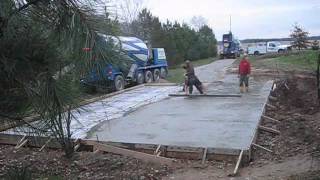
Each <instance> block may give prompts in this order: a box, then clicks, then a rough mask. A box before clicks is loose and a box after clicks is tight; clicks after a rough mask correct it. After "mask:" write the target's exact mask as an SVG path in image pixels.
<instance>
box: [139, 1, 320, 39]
mask: <svg viewBox="0 0 320 180" xmlns="http://www.w3.org/2000/svg"><path fill="white" fill-rule="evenodd" d="M142 1H143V6H144V7H147V8H148V9H150V11H151V12H152V14H153V15H155V16H158V17H159V18H160V19H161V21H163V22H165V21H166V19H169V20H171V21H174V20H177V21H179V22H187V23H189V22H190V19H191V18H192V17H193V16H203V17H205V18H206V19H207V20H208V25H209V26H210V27H211V28H212V29H213V30H214V32H215V34H216V36H217V39H218V40H221V36H222V34H223V33H226V32H228V31H229V16H230V15H231V16H232V32H233V33H234V34H235V35H236V36H238V37H239V38H240V39H245V38H278V37H288V36H289V34H290V31H291V29H292V26H293V24H294V23H295V22H297V23H299V24H300V25H302V26H303V27H304V28H305V29H306V30H307V31H309V32H310V35H320V0H142Z"/></svg>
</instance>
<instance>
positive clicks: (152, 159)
mask: <svg viewBox="0 0 320 180" xmlns="http://www.w3.org/2000/svg"><path fill="white" fill-rule="evenodd" d="M83 142H84V143H85V141H83ZM87 144H88V145H93V146H94V148H95V149H97V150H100V151H104V152H108V153H114V154H120V155H124V156H128V157H133V158H136V159H140V160H142V161H144V162H148V163H156V164H163V165H169V166H171V165H172V164H173V162H174V159H170V158H165V157H158V156H155V155H151V154H146V153H142V152H138V151H132V150H128V149H123V148H119V147H114V146H110V145H106V144H100V143H95V142H87Z"/></svg>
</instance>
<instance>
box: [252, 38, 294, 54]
mask: <svg viewBox="0 0 320 180" xmlns="http://www.w3.org/2000/svg"><path fill="white" fill-rule="evenodd" d="M289 49H290V46H289V45H281V43H280V42H276V41H270V42H261V43H257V44H256V45H255V46H250V47H248V49H247V52H248V54H249V55H260V54H267V53H283V52H285V51H287V50H289Z"/></svg>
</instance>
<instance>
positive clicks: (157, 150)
mask: <svg viewBox="0 0 320 180" xmlns="http://www.w3.org/2000/svg"><path fill="white" fill-rule="evenodd" d="M160 148H161V144H159V145H158V147H157V149H156V150H155V151H154V153H153V154H154V155H157V154H158V152H159V150H160Z"/></svg>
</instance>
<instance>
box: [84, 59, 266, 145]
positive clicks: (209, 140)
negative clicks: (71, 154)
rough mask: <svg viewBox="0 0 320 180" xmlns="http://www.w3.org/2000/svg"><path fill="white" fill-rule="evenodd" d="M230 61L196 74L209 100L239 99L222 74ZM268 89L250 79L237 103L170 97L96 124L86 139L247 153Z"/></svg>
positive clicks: (233, 78) (231, 80) (232, 78)
mask: <svg viewBox="0 0 320 180" xmlns="http://www.w3.org/2000/svg"><path fill="white" fill-rule="evenodd" d="M232 63H233V60H221V61H217V62H214V63H211V64H209V65H206V66H202V67H200V68H197V69H196V73H197V75H198V76H199V78H200V80H201V81H205V82H206V88H207V89H208V94H210V93H212V94H219V93H220V94H226V93H230V94H236V93H239V83H238V78H237V75H234V74H226V73H225V72H226V68H227V67H229V66H230V65H231V64H232ZM271 86H272V82H271V81H267V80H261V79H251V82H250V92H249V93H248V94H244V95H243V96H242V97H241V98H239V97H232V98H203V97H198V98H189V97H171V98H168V99H165V100H163V101H160V102H157V103H153V104H150V105H147V106H144V107H141V108H139V109H138V110H136V111H134V112H131V113H130V114H128V115H126V116H125V117H121V118H118V119H114V120H111V121H108V122H105V123H101V124H100V125H99V126H97V127H96V128H95V129H92V131H91V132H90V133H89V134H90V135H89V136H88V138H89V139H96V138H97V137H98V139H99V140H101V141H112V142H127V143H143V144H162V145H173V146H189V147H210V148H228V149H248V148H249V146H250V145H251V142H252V139H253V137H254V134H255V131H256V128H257V125H258V122H259V120H260V116H261V114H262V111H263V107H264V104H265V102H266V101H267V97H268V95H269V92H270V89H271Z"/></svg>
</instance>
